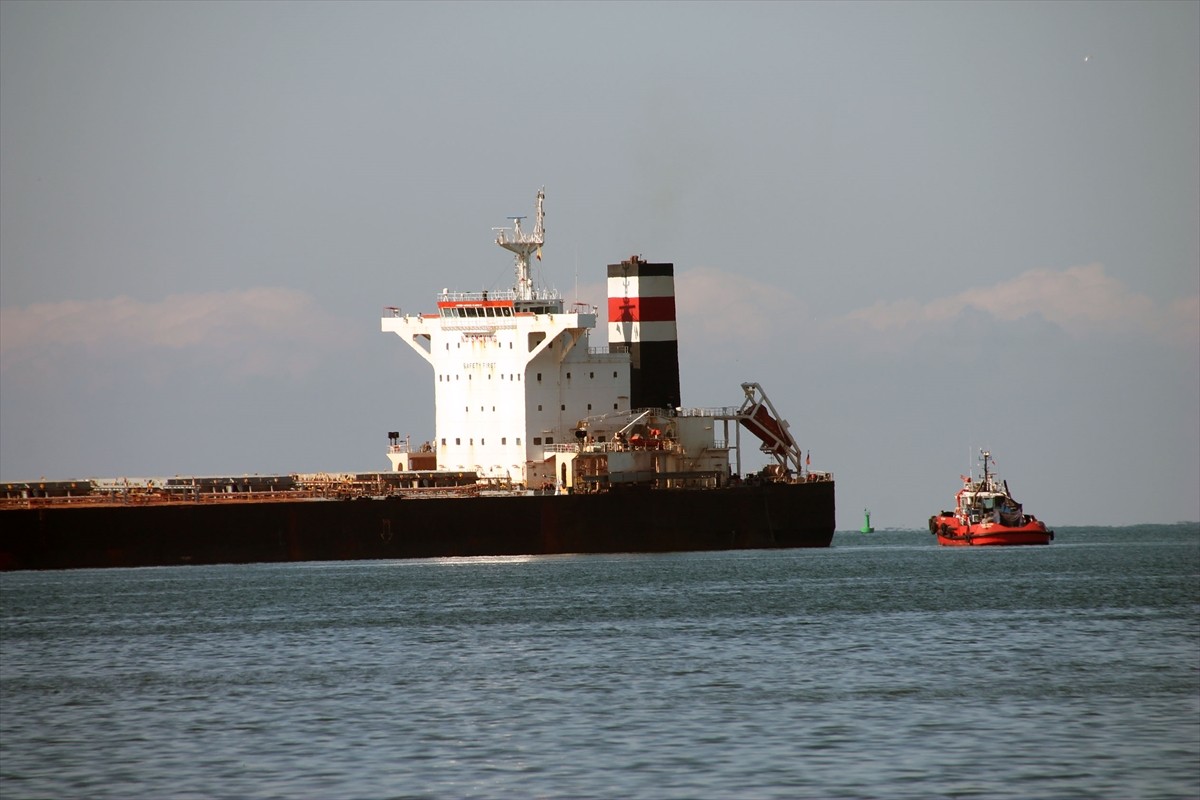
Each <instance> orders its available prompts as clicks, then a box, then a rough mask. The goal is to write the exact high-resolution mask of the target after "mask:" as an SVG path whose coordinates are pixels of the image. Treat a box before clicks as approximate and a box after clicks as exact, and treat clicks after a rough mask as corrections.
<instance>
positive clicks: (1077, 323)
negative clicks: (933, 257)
mask: <svg viewBox="0 0 1200 800" xmlns="http://www.w3.org/2000/svg"><path fill="white" fill-rule="evenodd" d="M970 312H980V313H983V314H985V315H987V316H990V317H991V318H993V319H995V320H999V321H1002V322H1014V321H1017V320H1021V319H1027V318H1031V317H1032V318H1041V319H1042V320H1045V321H1046V322H1048V323H1050V324H1052V325H1054V326H1056V327H1057V328H1059V329H1060V330H1062V331H1064V332H1065V333H1066V334H1067V335H1069V336H1071V337H1073V338H1076V339H1087V338H1097V337H1104V338H1112V337H1114V336H1131V335H1132V336H1139V335H1142V336H1149V337H1151V338H1154V339H1157V340H1159V341H1161V342H1165V343H1168V344H1175V345H1181V346H1196V345H1197V344H1198V343H1200V298H1198V297H1197V296H1192V297H1188V298H1182V299H1179V300H1176V301H1175V302H1173V303H1171V304H1169V305H1167V306H1166V307H1165V308H1163V307H1160V306H1159V305H1157V304H1155V303H1154V301H1153V300H1151V299H1150V298H1148V297H1146V296H1145V295H1142V294H1138V293H1137V292H1134V291H1133V290H1131V289H1130V288H1129V287H1127V286H1126V285H1125V284H1123V283H1121V282H1120V281H1119V280H1117V279H1116V278H1113V277H1110V276H1108V275H1106V274H1105V273H1104V267H1103V266H1101V265H1100V264H1088V265H1085V266H1077V267H1070V268H1068V269H1065V270H1061V271H1055V270H1048V269H1034V270H1029V271H1028V272H1024V273H1022V274H1020V275H1018V276H1017V277H1016V278H1013V279H1012V280H1010V281H1005V282H1002V283H997V284H994V285H992V286H984V287H977V288H972V289H967V290H965V291H962V292H959V293H958V294H955V295H950V296H947V297H939V298H935V299H933V300H930V301H927V302H924V303H921V302H918V301H916V300H912V299H904V300H896V301H881V302H878V303H876V304H874V305H873V306H870V307H868V308H861V309H857V310H855V311H852V312H850V313H849V314H846V315H844V316H842V317H840V318H838V319H836V320H833V324H834V326H835V327H840V328H853V329H856V330H859V331H868V332H872V333H874V334H876V335H877V336H878V337H879V341H884V340H886V341H891V342H896V341H904V340H909V339H911V338H915V337H917V336H920V335H922V334H924V333H926V332H928V331H930V330H934V329H936V328H940V327H944V326H945V325H946V324H947V323H950V322H956V321H958V320H959V319H960V318H961V317H962V316H963V315H964V314H969V313H970Z"/></svg>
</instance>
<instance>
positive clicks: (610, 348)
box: [588, 344, 629, 356]
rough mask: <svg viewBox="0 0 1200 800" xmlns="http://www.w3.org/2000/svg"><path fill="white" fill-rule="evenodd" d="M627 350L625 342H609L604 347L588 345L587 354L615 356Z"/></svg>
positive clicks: (627, 346)
mask: <svg viewBox="0 0 1200 800" xmlns="http://www.w3.org/2000/svg"><path fill="white" fill-rule="evenodd" d="M628 352H629V345H627V344H610V345H605V346H604V347H589V348H588V355H590V356H615V355H621V354H624V353H628Z"/></svg>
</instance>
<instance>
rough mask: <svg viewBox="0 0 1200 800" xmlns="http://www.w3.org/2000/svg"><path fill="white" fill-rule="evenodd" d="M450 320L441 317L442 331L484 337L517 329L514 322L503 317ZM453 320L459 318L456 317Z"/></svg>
mask: <svg viewBox="0 0 1200 800" xmlns="http://www.w3.org/2000/svg"><path fill="white" fill-rule="evenodd" d="M450 319H451V318H450V317H442V330H446V331H462V332H464V333H469V332H474V333H479V334H481V335H485V336H486V335H488V334H491V333H495V332H496V331H500V330H515V329H516V327H517V323H516V322H507V321H505V319H504V318H503V317H490V318H488V317H484V318H479V317H474V318H469V317H467V318H461V319H462V320H463V321H462V322H450ZM455 319H460V318H458V317H456V318H455Z"/></svg>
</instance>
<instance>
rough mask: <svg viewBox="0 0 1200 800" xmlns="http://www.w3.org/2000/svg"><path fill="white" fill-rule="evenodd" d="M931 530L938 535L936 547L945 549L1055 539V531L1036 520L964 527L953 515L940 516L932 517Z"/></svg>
mask: <svg viewBox="0 0 1200 800" xmlns="http://www.w3.org/2000/svg"><path fill="white" fill-rule="evenodd" d="M930 528H931V532H932V533H934V534H936V535H937V541H938V544H940V545H945V546H946V547H986V546H997V545H1000V546H1012V545H1028V544H1050V542H1051V541H1053V540H1054V531H1051V530H1047V529H1046V524H1045V523H1044V522H1041V521H1040V520H1036V519H1031V520H1030V521H1029V522H1027V523H1025V524H1024V525H1020V526H1015V527H1013V526H1009V525H1000V524H996V523H987V524H978V523H977V524H974V525H970V526H966V525H963V524H962V523H960V522H959V521H958V519H957V518H955V517H954V516H943V517H933V518H932V519H931V520H930Z"/></svg>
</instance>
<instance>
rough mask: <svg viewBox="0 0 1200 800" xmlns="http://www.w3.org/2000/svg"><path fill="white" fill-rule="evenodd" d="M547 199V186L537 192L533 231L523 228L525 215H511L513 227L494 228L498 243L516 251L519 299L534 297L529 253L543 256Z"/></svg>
mask: <svg viewBox="0 0 1200 800" xmlns="http://www.w3.org/2000/svg"><path fill="white" fill-rule="evenodd" d="M545 199H546V187H544V186H543V187H542V188H541V189H540V190H539V191H538V194H537V216H536V217H535V218H534V219H535V220H536V221H535V222H534V225H533V233H526V232H525V231H523V230H521V220H523V219H525V217H509V219H511V220H512V223H513V225H512V228H493V230H495V231H497V234H496V244H498V245H500V246H501V247H503V248H504V249H505V250H511V251H512V252H513V253H514V261H515V262H516V271H517V285H516V286H514V287H513V292H514V293H515V294H516V299H518V300H532V299H533V280H532V279H531V278H530V277H529V255H530V254H531V253H534V252H536V253H537V257H538V260H541V258H542V243H543V242H544V241H545V239H546V236H545V234H546V231H545V229H544V228H543V227H542V219H543V218H544V217H545V216H546V214H545V212H544V211H543V210H542V202H543V201H544V200H545Z"/></svg>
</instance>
